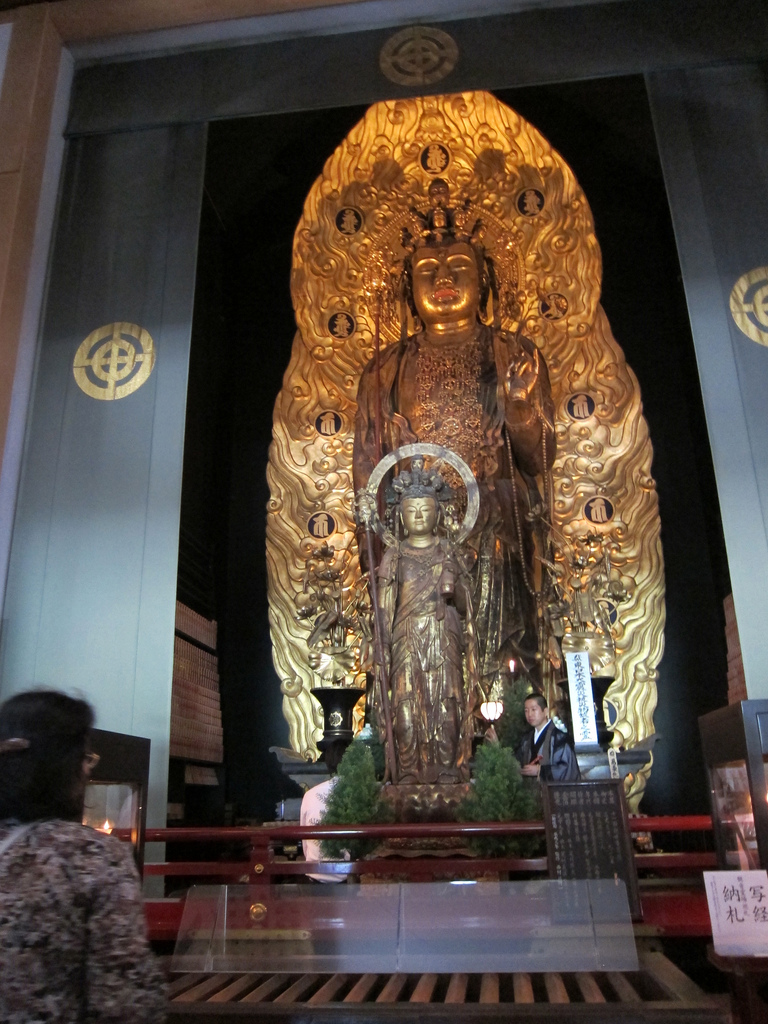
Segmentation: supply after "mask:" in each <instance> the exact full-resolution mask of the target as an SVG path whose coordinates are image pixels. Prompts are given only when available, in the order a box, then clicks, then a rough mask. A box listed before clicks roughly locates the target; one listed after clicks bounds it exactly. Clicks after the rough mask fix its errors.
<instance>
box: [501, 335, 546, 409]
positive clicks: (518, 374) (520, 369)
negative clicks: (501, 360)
mask: <svg viewBox="0 0 768 1024" xmlns="http://www.w3.org/2000/svg"><path fill="white" fill-rule="evenodd" d="M538 379H539V353H538V350H537V349H534V350H533V351H532V352H528V351H526V349H524V348H522V347H521V348H520V349H519V351H518V352H517V353H516V354H515V355H514V357H513V358H512V360H511V362H510V364H509V366H508V368H507V374H506V377H505V379H504V391H505V393H506V395H507V397H508V398H509V399H511V400H512V401H513V402H527V401H528V399H529V398H530V395H531V392H532V391H533V389H534V387H535V386H536V381H537V380H538Z"/></svg>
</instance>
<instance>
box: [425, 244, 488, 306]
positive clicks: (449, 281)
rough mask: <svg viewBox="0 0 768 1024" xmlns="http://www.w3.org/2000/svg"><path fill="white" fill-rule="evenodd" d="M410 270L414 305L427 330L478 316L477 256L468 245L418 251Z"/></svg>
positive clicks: (427, 248) (428, 248)
mask: <svg viewBox="0 0 768 1024" xmlns="http://www.w3.org/2000/svg"><path fill="white" fill-rule="evenodd" d="M411 270H412V277H413V301H414V303H415V304H416V309H417V310H418V313H419V316H420V317H421V319H422V320H423V321H424V323H425V324H426V325H427V326H430V325H432V324H440V323H456V322H458V321H461V320H467V319H473V318H474V317H475V316H476V315H477V308H478V306H479V305H480V280H479V277H478V273H477V261H476V259H475V254H474V252H473V250H472V247H471V246H470V245H468V244H467V243H466V242H454V243H453V244H452V245H447V246H441V247H432V246H429V247H426V248H424V249H419V250H418V251H417V252H416V254H415V256H414V257H413V262H412V265H411Z"/></svg>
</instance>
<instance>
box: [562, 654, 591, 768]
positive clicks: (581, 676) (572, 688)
mask: <svg viewBox="0 0 768 1024" xmlns="http://www.w3.org/2000/svg"><path fill="white" fill-rule="evenodd" d="M565 666H566V669H567V670H568V693H569V696H570V699H571V719H572V721H573V742H574V744H575V745H576V749H577V750H578V748H579V747H581V746H596V745H597V724H596V722H595V702H594V700H593V697H592V674H591V673H590V671H589V655H588V654H587V653H586V651H575V652H574V651H569V652H568V653H567V654H566V656H565Z"/></svg>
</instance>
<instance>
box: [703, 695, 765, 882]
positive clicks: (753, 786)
mask: <svg viewBox="0 0 768 1024" xmlns="http://www.w3.org/2000/svg"><path fill="white" fill-rule="evenodd" d="M699 729H700V731H701V744H702V749H703V751H704V761H705V764H706V766H707V771H708V773H709V788H710V798H711V801H712V824H713V827H714V833H715V845H716V848H717V861H718V866H719V867H720V868H724V869H728V870H742V871H750V870H752V871H754V870H758V869H761V868H767V867H768V700H742V701H739V702H738V703H736V704H730V705H729V706H728V707H727V708H719V709H718V710H717V711H711V712H710V713H709V714H708V715H703V716H702V717H701V718H700V719H699Z"/></svg>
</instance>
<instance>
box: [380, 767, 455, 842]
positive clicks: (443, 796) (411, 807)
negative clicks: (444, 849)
mask: <svg viewBox="0 0 768 1024" xmlns="http://www.w3.org/2000/svg"><path fill="white" fill-rule="evenodd" d="M468 793H469V783H468V782H456V783H440V782H420V783H412V784H411V783H405V784H403V785H396V786H385V787H384V789H383V791H382V796H383V797H384V799H385V800H386V802H387V803H388V804H390V806H391V807H392V809H393V810H394V812H395V820H396V821H402V822H422V823H423V822H430V821H456V808H457V807H458V805H459V804H460V803H461V801H462V800H463V799H464V798H465V797H466V796H467V794H468ZM429 842H430V843H432V845H434V841H433V840H429Z"/></svg>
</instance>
